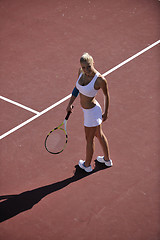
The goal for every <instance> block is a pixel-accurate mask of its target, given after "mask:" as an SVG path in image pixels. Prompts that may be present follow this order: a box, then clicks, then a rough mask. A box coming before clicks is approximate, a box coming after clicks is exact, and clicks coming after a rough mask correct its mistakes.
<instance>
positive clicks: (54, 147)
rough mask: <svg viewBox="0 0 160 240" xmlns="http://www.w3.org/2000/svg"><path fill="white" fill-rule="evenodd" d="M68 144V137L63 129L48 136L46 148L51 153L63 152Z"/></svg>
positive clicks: (56, 130)
mask: <svg viewBox="0 0 160 240" xmlns="http://www.w3.org/2000/svg"><path fill="white" fill-rule="evenodd" d="M66 143H67V135H66V132H65V130H64V129H63V128H58V129H55V130H54V131H53V132H51V133H50V134H49V135H48V138H47V141H46V148H47V150H48V151H49V152H51V153H59V152H62V151H63V150H64V148H65V145H66Z"/></svg>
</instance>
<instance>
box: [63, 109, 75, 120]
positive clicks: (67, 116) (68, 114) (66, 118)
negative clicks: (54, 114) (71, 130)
mask: <svg viewBox="0 0 160 240" xmlns="http://www.w3.org/2000/svg"><path fill="white" fill-rule="evenodd" d="M73 108H74V106H72V109H73ZM71 113H72V112H71V111H69V112H68V113H67V115H66V117H65V120H68V118H69V116H70V115H71Z"/></svg>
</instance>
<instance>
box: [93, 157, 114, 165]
mask: <svg viewBox="0 0 160 240" xmlns="http://www.w3.org/2000/svg"><path fill="white" fill-rule="evenodd" d="M97 161H98V162H100V163H104V164H105V165H106V166H107V167H111V166H112V165H113V162H112V160H111V159H109V160H104V156H98V157H97Z"/></svg>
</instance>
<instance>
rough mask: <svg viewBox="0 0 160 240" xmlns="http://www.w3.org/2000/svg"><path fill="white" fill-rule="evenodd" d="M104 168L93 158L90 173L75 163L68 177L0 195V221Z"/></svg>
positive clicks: (104, 167) (29, 207)
mask: <svg viewBox="0 0 160 240" xmlns="http://www.w3.org/2000/svg"><path fill="white" fill-rule="evenodd" d="M104 169H107V167H106V166H105V165H104V164H101V163H99V162H97V161H96V160H95V168H94V170H93V171H92V172H91V173H86V172H85V171H84V170H82V169H80V168H79V166H78V165H76V166H75V173H74V175H73V176H72V177H70V178H67V179H65V180H62V181H60V182H57V183H53V184H51V185H47V186H43V187H40V188H36V189H34V190H31V191H26V192H23V193H20V194H17V195H5V196H0V200H3V199H5V200H4V201H2V202H1V203H0V222H3V221H5V220H7V219H10V218H12V217H14V216H16V215H18V214H19V213H21V212H24V211H27V210H29V209H31V208H32V207H33V206H34V205H35V204H37V203H38V202H39V201H40V200H41V199H42V198H44V197H45V196H47V195H48V194H51V193H53V192H56V191H58V190H60V189H62V188H65V187H66V186H68V185H69V184H71V183H73V182H76V181H79V180H80V179H82V178H85V177H88V176H90V175H91V174H94V173H96V172H98V171H101V170H104Z"/></svg>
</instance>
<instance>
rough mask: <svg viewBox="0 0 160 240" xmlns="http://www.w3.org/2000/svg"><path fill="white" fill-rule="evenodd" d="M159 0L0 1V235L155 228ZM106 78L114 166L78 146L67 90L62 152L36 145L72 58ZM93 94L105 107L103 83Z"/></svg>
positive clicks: (114, 238)
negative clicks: (87, 57) (86, 166)
mask: <svg viewBox="0 0 160 240" xmlns="http://www.w3.org/2000/svg"><path fill="white" fill-rule="evenodd" d="M159 10H160V2H159V1H156V0H155V1H153V0H149V1H144V0H141V1H138V0H135V1H128V0H120V1H111V0H109V1H105V0H93V1H92V0H91V1H85V0H82V1H78V0H75V1H72V0H70V1H65V0H61V1H54V0H53V1H51V0H47V1H42V0H39V1H37V0H33V1H30V0H29V1H24V0H21V1H20V0H15V1H9V0H2V1H1V2H0V16H1V17H0V36H1V44H0V52H1V54H0V61H1V64H0V69H1V70H0V85H1V93H0V112H1V118H0V135H1V137H0V138H1V140H0V169H1V174H0V221H1V223H0V239H3V240H13V239H14V240H29V239H33V240H40V239H42V240H43V239H46V240H51V239H52V240H53V239H54V240H62V239H65V240H74V239H77V240H90V239H92V240H159V239H160V227H159V226H160V205H159V200H160V191H159V184H160V173H159V169H160V163H159V146H160V138H159V132H160V125H159V119H160V112H159V106H160V102H159V100H160V98H159V87H160V86H159V76H160V68H159V61H160V52H159V46H160V36H159V29H160V24H159V18H160V16H159ZM84 52H89V53H90V54H91V55H92V56H93V57H94V60H95V67H96V68H97V70H98V71H99V72H101V73H102V74H103V75H104V76H105V77H106V79H107V81H108V85H109V92H110V111H109V119H108V120H107V121H106V122H105V123H104V124H103V130H104V132H105V134H106V136H107V138H108V141H109V146H110V152H111V158H112V160H113V163H114V165H113V167H111V168H105V167H104V166H103V165H101V164H98V163H97V162H96V161H95V159H96V157H97V155H101V154H102V152H101V149H100V146H99V144H98V142H97V141H96V149H95V153H94V159H93V163H92V164H93V166H94V167H95V170H94V172H93V173H92V174H85V173H84V172H83V171H82V170H80V169H79V167H78V166H77V164H78V162H79V160H80V159H84V157H85V136H84V129H83V113H82V110H81V107H80V104H79V98H77V100H76V102H75V104H74V111H73V113H72V114H71V116H70V119H69V120H68V123H67V131H68V136H69V141H68V144H67V148H66V149H65V151H63V152H62V153H61V154H58V155H52V154H49V153H48V152H47V151H46V150H45V148H44V140H45V137H46V135H47V134H48V132H49V131H50V130H51V129H52V128H54V127H56V126H57V125H59V124H60V123H61V122H62V121H63V119H64V117H65V115H66V107H67V104H68V99H69V97H70V93H71V92H72V89H73V87H74V86H75V82H76V80H77V74H78V68H79V58H80V56H81V55H82V54H83V53H84ZM97 100H98V101H99V103H100V104H101V105H102V106H103V96H102V92H99V93H98V95H97Z"/></svg>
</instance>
